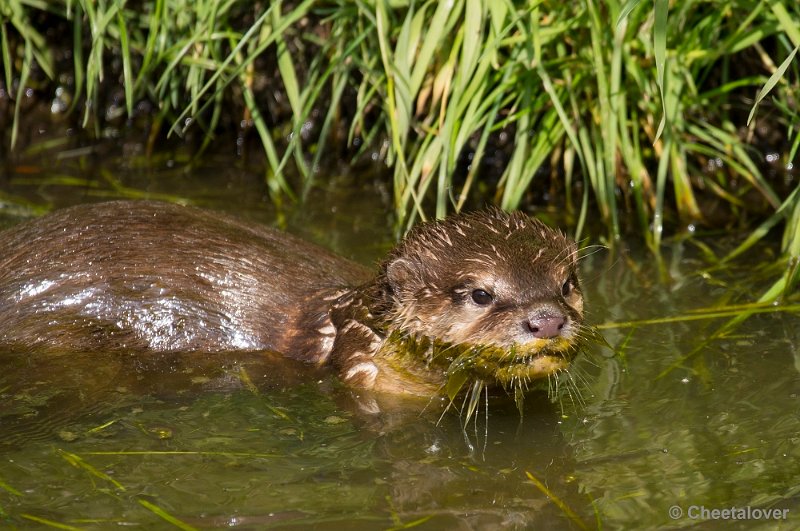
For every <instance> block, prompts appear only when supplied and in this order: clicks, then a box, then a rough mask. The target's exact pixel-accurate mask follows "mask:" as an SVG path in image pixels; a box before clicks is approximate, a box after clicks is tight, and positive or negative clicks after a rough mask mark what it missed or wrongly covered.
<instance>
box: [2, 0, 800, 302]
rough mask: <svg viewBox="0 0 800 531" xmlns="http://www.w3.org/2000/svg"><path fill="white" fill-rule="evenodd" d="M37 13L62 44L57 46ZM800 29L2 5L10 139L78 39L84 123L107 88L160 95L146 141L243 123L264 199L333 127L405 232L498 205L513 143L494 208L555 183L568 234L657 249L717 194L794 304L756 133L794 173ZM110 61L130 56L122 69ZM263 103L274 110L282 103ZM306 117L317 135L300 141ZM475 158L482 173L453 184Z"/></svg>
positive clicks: (583, 11) (180, 3) (622, 6)
mask: <svg viewBox="0 0 800 531" xmlns="http://www.w3.org/2000/svg"><path fill="white" fill-rule="evenodd" d="M41 20H46V21H48V23H51V24H52V23H54V21H60V23H61V24H62V25H63V27H65V28H66V27H68V28H71V30H72V31H71V34H70V33H69V32H64V33H63V35H62V37H61V39H62V40H59V41H54V40H53V37H52V35H51V36H49V37H48V36H47V33H46V31H45V29H46V28H44V27H41V26H39V25H38V24H37V23H36V21H41ZM797 20H800V7H798V4H797V2H794V1H792V0H774V1H770V2H762V1H757V0H723V1H720V2H715V3H709V2H700V1H692V0H687V1H683V2H677V3H672V5H670V3H669V2H667V1H666V0H655V1H654V2H641V1H638V0H628V1H617V0H608V1H605V2H598V1H597V0H582V1H580V2H549V1H535V0H529V1H522V2H511V1H510V0H494V1H491V0H475V1H464V2H452V3H448V2H435V1H425V2H404V1H400V0H397V1H385V0H375V1H367V0H361V1H359V0H356V1H344V0H339V1H336V0H333V1H321V0H305V1H296V2H291V3H281V2H268V3H262V4H250V3H240V2H234V1H232V0H202V1H199V2H189V1H188V0H156V1H155V2H142V3H138V2H137V3H133V2H128V3H126V2H123V1H121V0H116V1H114V0H100V1H89V0H53V1H50V2H43V1H41V0H7V2H5V3H4V7H0V41H1V42H0V45H1V47H2V58H3V71H2V75H3V77H4V80H5V86H6V87H16V89H15V90H12V91H11V93H12V96H13V97H14V99H15V102H16V103H15V106H14V116H13V120H12V121H11V124H12V127H11V130H10V134H8V135H7V136H8V137H7V140H8V141H9V142H10V143H11V144H12V145H13V144H14V143H15V142H16V139H17V128H18V126H19V124H20V123H21V120H22V117H21V116H20V112H21V103H22V101H23V99H24V98H23V90H24V89H25V87H26V86H27V85H28V84H29V83H31V82H32V78H31V76H32V72H34V71H35V72H37V73H38V74H39V76H40V77H43V78H44V79H49V80H55V79H57V78H58V75H59V73H61V72H60V71H59V64H57V63H56V61H55V60H54V58H53V55H54V53H53V52H54V50H63V49H71V51H72V55H71V57H72V61H73V67H72V69H71V70H72V74H73V76H74V82H73V84H72V86H71V90H72V93H73V94H72V106H73V112H75V113H79V114H80V116H81V123H82V124H83V125H84V126H85V127H88V128H90V129H91V128H94V129H95V130H96V131H99V129H100V127H101V126H102V122H103V117H102V116H101V113H100V112H99V110H100V108H101V105H102V103H101V102H102V98H103V91H104V90H108V87H109V86H121V87H123V88H124V94H125V109H124V110H125V112H127V113H128V114H131V113H133V106H134V104H135V102H137V101H139V100H142V99H147V100H150V101H152V102H156V103H157V111H156V119H155V121H154V126H153V127H154V132H153V134H152V135H151V144H153V143H154V142H155V141H156V139H158V138H160V137H161V135H163V134H166V133H169V134H183V133H185V132H186V131H187V129H188V128H194V127H200V128H202V129H203V130H204V131H205V135H206V136H205V142H204V145H203V147H205V146H206V145H208V144H209V143H210V142H212V141H213V139H214V138H215V135H220V134H225V131H224V124H225V123H239V122H240V121H243V122H246V123H251V124H252V127H253V128H254V129H255V131H256V133H257V135H258V137H259V139H260V142H261V145H262V146H263V148H264V151H265V154H266V159H267V161H268V166H269V169H268V171H267V172H266V175H265V179H266V181H267V183H268V184H269V187H270V189H271V191H272V193H273V196H281V195H283V196H288V197H292V196H294V195H295V194H297V193H298V192H300V190H298V189H297V187H296V185H291V184H290V183H288V182H287V181H286V180H285V179H284V177H283V175H284V171H283V170H284V169H285V168H286V167H287V164H290V163H291V164H292V165H294V166H296V167H297V168H299V170H300V173H301V175H303V176H304V178H305V179H306V181H305V182H306V183H307V185H309V184H310V183H311V182H313V179H314V177H315V172H314V168H316V167H318V166H319V164H320V163H321V162H322V161H323V160H324V157H326V156H330V155H329V154H328V151H327V149H326V148H328V144H329V141H330V139H331V138H332V137H334V136H336V135H335V134H334V132H335V131H342V130H343V131H346V137H347V142H348V144H349V145H350V146H351V153H352V154H353V156H354V158H357V157H359V156H361V155H363V154H364V153H372V152H375V153H379V154H380V155H381V156H382V157H383V158H384V159H385V162H386V163H387V164H388V166H389V167H390V168H391V171H392V172H393V175H394V194H395V207H396V212H397V214H398V219H399V220H400V228H401V229H402V228H407V227H409V226H411V225H412V224H413V223H414V222H415V221H416V220H417V219H418V218H425V217H432V216H435V217H441V216H444V215H445V214H446V213H447V212H449V211H452V210H458V209H460V208H461V207H463V206H464V204H465V202H466V200H467V198H468V197H470V195H471V194H472V195H474V194H475V193H477V191H478V189H479V188H481V191H482V193H486V190H485V187H479V186H478V184H479V183H480V182H481V179H482V175H481V171H480V169H481V160H482V159H483V158H484V157H485V156H486V154H487V153H486V150H487V149H488V148H487V146H489V145H490V144H491V140H492V139H493V138H495V137H496V136H497V135H499V134H501V133H502V134H507V135H511V136H512V138H513V149H511V150H510V152H509V153H508V154H507V155H508V161H507V165H506V166H505V169H504V170H503V172H502V175H501V176H500V178H499V181H498V182H497V184H496V186H495V188H494V189H493V190H492V191H490V192H489V193H490V196H492V197H493V198H494V200H495V201H496V202H497V203H499V204H501V205H502V207H503V208H506V209H513V208H516V207H518V206H519V205H520V203H521V202H523V201H524V200H525V197H526V195H527V194H529V192H530V191H531V190H537V189H543V188H548V187H550V186H551V179H554V180H556V181H558V182H560V183H562V184H561V185H560V190H561V193H562V195H563V197H562V198H561V199H560V200H559V201H558V204H559V205H560V206H561V208H563V209H565V210H566V214H567V218H568V219H570V220H572V222H573V223H574V225H575V232H576V236H577V237H578V238H580V237H581V236H582V235H583V234H584V233H586V232H587V225H588V224H591V225H592V226H593V228H594V227H597V226H598V220H595V219H591V218H595V217H598V216H599V218H600V219H599V224H601V225H602V226H603V227H605V230H604V231H603V234H604V237H605V239H606V240H607V241H609V242H613V241H614V240H616V239H618V238H619V237H620V236H621V235H622V234H623V233H625V232H630V231H631V230H633V231H635V232H637V233H638V234H639V235H640V236H641V237H642V238H643V239H644V240H645V241H646V242H647V244H648V245H649V246H651V247H652V248H653V249H654V250H657V249H658V248H659V245H660V244H661V241H662V239H663V237H664V234H665V231H666V232H674V231H681V230H684V228H686V227H689V226H692V225H697V224H701V225H702V224H703V223H706V222H709V220H706V219H704V214H703V210H704V209H703V206H702V205H703V204H708V203H709V201H711V202H714V203H715V204H717V205H723V206H724V209H726V210H727V212H728V214H729V215H728V216H727V218H726V219H727V220H728V223H731V220H735V219H736V218H738V217H740V216H744V215H747V217H748V219H750V220H755V221H756V222H755V223H753V222H752V221H751V222H750V223H752V224H753V225H754V226H755V229H754V231H753V232H752V236H751V238H749V239H748V240H747V242H745V244H744V246H745V247H743V248H742V249H740V250H737V251H736V254H738V253H739V252H741V251H743V250H744V249H745V248H746V247H747V246H748V245H749V244H751V243H753V242H754V241H756V240H757V239H758V238H760V237H762V236H763V235H764V234H765V233H766V231H767V230H768V229H769V228H771V227H773V226H780V227H782V228H783V230H784V238H783V250H784V251H785V253H786V255H787V256H788V257H789V260H790V261H789V266H788V269H787V272H786V275H785V277H784V279H783V281H782V282H783V284H782V285H781V286H782V287H783V290H784V292H785V291H787V290H789V289H790V288H791V287H792V286H794V285H795V284H796V282H797V277H798V272H797V270H798V266H797V264H798V261H800V250H799V249H798V247H800V243H799V242H800V228H798V224H799V222H800V194H798V192H797V189H795V190H794V192H791V191H789V192H786V191H781V190H776V189H775V182H774V180H772V181H771V180H770V179H769V178H767V177H766V176H765V175H764V174H763V171H762V168H763V167H764V165H763V164H762V163H761V161H760V158H761V157H763V153H761V152H759V150H757V149H754V147H753V142H752V138H753V136H754V135H755V134H756V133H757V126H758V125H759V124H761V125H764V124H766V125H767V126H768V127H769V128H771V129H772V130H774V131H777V132H778V133H779V134H780V136H781V137H782V138H784V139H785V146H773V147H775V148H777V149H784V148H785V149H784V160H783V161H782V163H783V164H784V165H785V164H788V163H789V162H791V161H792V160H794V159H795V157H796V154H797V149H798V146H799V145H800V134H798V112H797V100H798V98H799V97H800V75H799V74H800V65H798V61H797V60H796V59H795V57H796V56H795V55H794V54H795V52H796V50H797V47H798V46H800V30H798V26H797ZM48 39H49V40H48ZM112 59H118V61H117V62H118V65H121V66H117V67H116V70H115V71H114V73H113V76H114V77H113V78H112V79H110V78H109V77H110V76H111V75H112V73H111V71H110V69H109V63H110V62H111V60H112ZM60 68H62V69H63V63H62V64H60ZM271 73H274V74H275V75H274V76H270V75H269V74H271ZM15 81H16V82H15ZM265 81H266V87H264V86H263V85H264V83H265ZM273 97H274V98H277V99H279V100H281V102H282V105H283V109H284V110H283V112H274V111H273V112H270V106H269V105H268V104H267V103H268V102H267V100H269V99H270V98H273ZM347 109H349V110H347ZM315 110H317V111H322V113H321V114H320V115H318V116H317V117H316V118H315V122H316V123H317V125H318V128H317V130H318V131H319V136H317V137H314V138H310V139H306V140H304V139H303V138H304V135H303V134H301V133H302V131H303V127H304V124H305V123H306V122H307V121H309V120H310V119H311V116H312V113H313V112H314V111H315ZM748 114H749V116H748ZM356 139H358V142H356ZM467 151H470V152H472V153H473V156H472V164H471V166H470V168H469V170H467V171H466V172H464V175H461V176H460V177H458V178H456V175H457V173H458V165H459V157H460V156H462V155H463V154H464V153H465V152H467ZM709 161H719V163H721V164H717V165H716V166H714V165H709ZM543 168H550V175H546V174H543V172H542V169H543ZM709 168H711V169H709ZM579 182H580V183H582V186H581V187H576V186H575V185H576V183H579ZM575 191H578V192H579V196H577V197H573V194H574V193H575ZM758 223H761V224H760V225H759V224H758ZM594 230H596V229H594ZM776 289H778V288H777V287H776Z"/></svg>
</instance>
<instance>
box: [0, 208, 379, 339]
mask: <svg viewBox="0 0 800 531" xmlns="http://www.w3.org/2000/svg"><path fill="white" fill-rule="evenodd" d="M367 277H368V272H367V271H365V269H364V268H362V267H361V266H359V265H357V264H355V263H352V262H350V261H348V260H345V259H344V258H341V257H338V256H336V255H334V254H333V253H331V252H329V251H327V250H325V249H322V248H320V247H318V246H315V245H312V244H309V243H306V242H304V241H302V240H300V239H298V238H295V237H293V236H291V235H289V234H286V233H284V232H280V231H276V230H273V229H270V228H267V227H263V226H257V225H250V224H246V223H243V222H241V221H238V220H236V219H234V218H232V217H229V216H226V215H223V214H218V213H213V212H206V211H202V210H198V209H195V208H190V207H180V206H176V205H169V204H164V203H153V202H125V201H119V202H110V203H102V204H97V205H81V206H77V207H72V208H68V209H64V210H61V211H57V212H55V213H53V214H51V215H48V216H45V217H43V218H41V219H37V220H33V221H31V222H27V223H23V224H20V225H18V226H16V227H12V228H11V229H9V230H7V231H4V232H2V233H0V345H6V346H14V347H24V348H33V349H35V348H37V347H38V348H41V347H52V348H57V349H59V350H62V349H63V350H65V351H68V350H80V351H93V350H97V349H106V350H109V349H112V350H152V351H191V350H201V351H220V350H263V349H270V350H276V351H280V352H282V351H284V350H285V348H286V347H287V345H286V344H285V337H286V334H284V331H290V330H294V331H296V329H297V327H298V326H302V324H301V323H299V322H298V321H299V320H300V319H302V318H303V316H304V314H305V313H306V312H308V311H309V309H310V308H313V307H314V305H315V304H316V305H317V306H318V303H317V302H316V301H318V300H319V299H320V297H321V296H322V295H324V294H325V293H326V292H330V290H332V289H335V288H339V287H343V286H352V285H356V284H359V283H361V282H363V281H365V280H367Z"/></svg>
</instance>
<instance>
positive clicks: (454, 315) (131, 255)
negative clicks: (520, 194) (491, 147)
mask: <svg viewBox="0 0 800 531" xmlns="http://www.w3.org/2000/svg"><path fill="white" fill-rule="evenodd" d="M576 261H577V259H576V248H575V245H574V243H572V242H571V241H570V240H568V239H567V238H566V237H564V236H563V235H562V234H561V233H559V232H557V231H554V230H552V229H550V228H548V227H546V226H545V225H544V224H542V223H541V222H539V221H536V220H533V219H531V218H529V217H528V216H526V215H524V214H521V213H514V214H505V213H503V212H501V211H499V210H490V211H485V212H481V213H475V214H467V215H460V216H453V217H450V218H448V219H446V220H444V221H440V222H435V223H429V224H424V225H422V226H420V227H418V228H416V229H414V230H413V231H412V232H411V233H410V234H409V236H408V237H407V238H406V239H405V240H404V241H403V242H401V243H400V244H399V245H398V246H397V247H396V248H395V249H394V250H393V251H392V252H391V254H390V255H389V257H388V258H387V259H386V260H385V261H384V262H383V263H382V264H381V266H380V269H379V271H378V274H377V275H375V276H373V275H371V274H370V272H369V270H367V269H365V268H363V267H362V266H360V265H358V264H356V263H354V262H351V261H349V260H346V259H344V258H341V257H339V256H336V255H334V254H333V253H331V252H329V251H327V250H325V249H322V248H320V247H318V246H315V245H312V244H310V243H307V242H305V241H302V240H300V239H298V238H296V237H293V236H291V235H289V234H286V233H284V232H280V231H276V230H273V229H270V228H267V227H262V226H258V225H251V224H246V223H244V222H241V221H239V220H237V219H235V218H232V217H230V216H226V215H223V214H218V213H213V212H208V211H202V210H198V209H195V208H190V207H180V206H175V205H169V204H164V203H154V202H123V201H120V202H110V203H103V204H97V205H81V206H77V207H72V208H68V209H64V210H61V211H57V212H55V213H53V214H51V215H48V216H46V217H44V218H41V219H38V220H34V221H31V222H27V223H23V224H20V225H18V226H16V227H13V228H11V229H9V230H7V231H4V232H2V233H0V347H2V348H10V349H15V350H17V349H20V348H23V349H25V350H26V351H48V350H55V351H60V352H64V351H76V352H84V353H85V352H92V351H121V352H192V351H199V352H217V351H219V352H222V351H241V350H247V351H258V350H270V351H276V352H280V353H283V354H284V355H286V356H289V357H292V358H295V359H300V360H303V361H307V362H311V363H315V364H317V365H332V366H333V367H335V369H336V370H337V371H338V372H339V374H340V375H341V377H342V378H343V379H344V380H346V381H347V382H348V383H350V384H351V385H353V386H356V387H364V388H375V389H380V390H387V391H392V392H399V393H409V394H417V395H419V394H429V393H430V392H431V391H432V390H436V389H438V388H439V387H440V386H441V385H442V378H443V372H442V370H441V369H440V368H435V367H431V366H429V364H428V362H429V361H430V360H411V361H410V362H409V361H408V360H403V361H397V360H395V359H392V358H393V357H394V356H395V354H397V353H395V352H391V351H387V350H386V338H387V336H388V335H389V334H391V333H393V332H398V331H399V332H400V333H401V334H404V335H407V336H409V337H411V336H424V337H427V338H430V339H433V340H438V341H443V342H445V343H465V342H466V343H476V344H488V345H495V346H502V347H506V346H509V345H511V344H512V343H515V342H519V341H522V340H524V339H525V337H526V336H525V334H526V333H527V332H526V330H525V327H524V322H525V319H527V316H528V315H530V314H531V312H536V311H539V309H540V308H542V307H547V308H557V309H558V311H562V312H563V313H564V314H565V315H567V316H568V319H569V322H570V326H571V327H572V328H570V333H571V334H573V335H576V334H578V333H579V328H580V326H581V319H582V298H581V295H580V289H579V286H578V284H577V279H575V267H576ZM566 279H573V280H572V282H573V287H574V289H573V291H572V292H571V293H570V295H569V296H568V297H563V296H562V295H561V289H562V285H563V283H564V282H565V280H566ZM474 289H488V290H491V291H492V293H493V294H494V295H495V297H496V300H495V303H494V304H493V305H492V306H491V308H477V307H476V306H475V304H474V303H472V302H471V299H470V297H471V295H470V294H471V293H472V291H473V290H474ZM572 339H573V338H570V340H572Z"/></svg>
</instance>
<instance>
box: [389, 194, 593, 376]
mask: <svg viewBox="0 0 800 531" xmlns="http://www.w3.org/2000/svg"><path fill="white" fill-rule="evenodd" d="M576 262H577V247H576V245H575V243H574V242H572V241H571V240H569V239H568V238H567V237H565V236H564V235H563V234H561V233H560V232H558V231H556V230H553V229H551V228H549V227H547V226H546V225H544V224H543V223H541V222H540V221H537V220H534V219H531V218H529V217H528V216H526V215H525V214H523V213H521V212H514V213H512V214H507V213H505V212H502V211H500V210H490V211H484V212H479V213H474V214H466V215H461V216H455V217H451V218H448V219H445V220H443V221H437V222H434V223H428V224H424V225H421V226H419V227H418V228H416V229H414V230H413V231H412V232H411V233H410V234H409V235H408V236H407V237H406V239H405V240H404V241H403V242H402V243H401V244H400V245H399V246H398V247H397V248H396V249H395V250H394V251H393V252H392V254H391V255H390V256H389V258H388V259H387V260H386V262H385V263H384V264H383V270H382V278H381V282H382V284H383V286H382V287H383V290H384V297H385V298H386V303H387V306H388V309H387V318H388V320H389V323H390V324H389V328H390V332H395V333H396V332H397V331H401V332H402V333H403V334H407V335H408V337H415V338H417V339H418V338H427V339H429V340H432V341H433V342H434V343H437V344H440V348H437V349H434V350H435V351H436V352H434V353H433V354H432V356H434V357H438V356H440V355H443V356H444V357H445V358H446V359H447V362H448V363H449V368H448V374H449V375H451V376H452V375H453V374H456V373H459V374H464V375H465V376H464V378H468V377H472V378H477V379H479V380H482V381H486V382H487V383H488V382H491V381H496V382H499V383H501V384H502V385H504V386H508V385H514V386H515V387H518V386H519V385H523V386H524V385H525V384H527V382H528V381H530V380H533V379H537V378H542V377H546V376H548V375H550V374H553V373H555V372H557V371H560V370H562V369H565V368H566V367H567V366H568V365H569V362H570V360H571V359H572V357H573V356H574V354H575V351H576V348H577V343H578V339H579V338H580V336H581V322H582V317H583V297H582V295H581V290H580V286H579V283H578V278H577V275H576Z"/></svg>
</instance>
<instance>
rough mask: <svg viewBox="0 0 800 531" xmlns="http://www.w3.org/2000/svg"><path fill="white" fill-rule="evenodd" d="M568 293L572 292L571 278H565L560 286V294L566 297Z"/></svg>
mask: <svg viewBox="0 0 800 531" xmlns="http://www.w3.org/2000/svg"><path fill="white" fill-rule="evenodd" d="M570 293H572V280H571V279H567V280H566V281H565V282H564V284H563V285H562V286H561V295H563V296H564V297H567V296H569V294H570Z"/></svg>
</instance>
